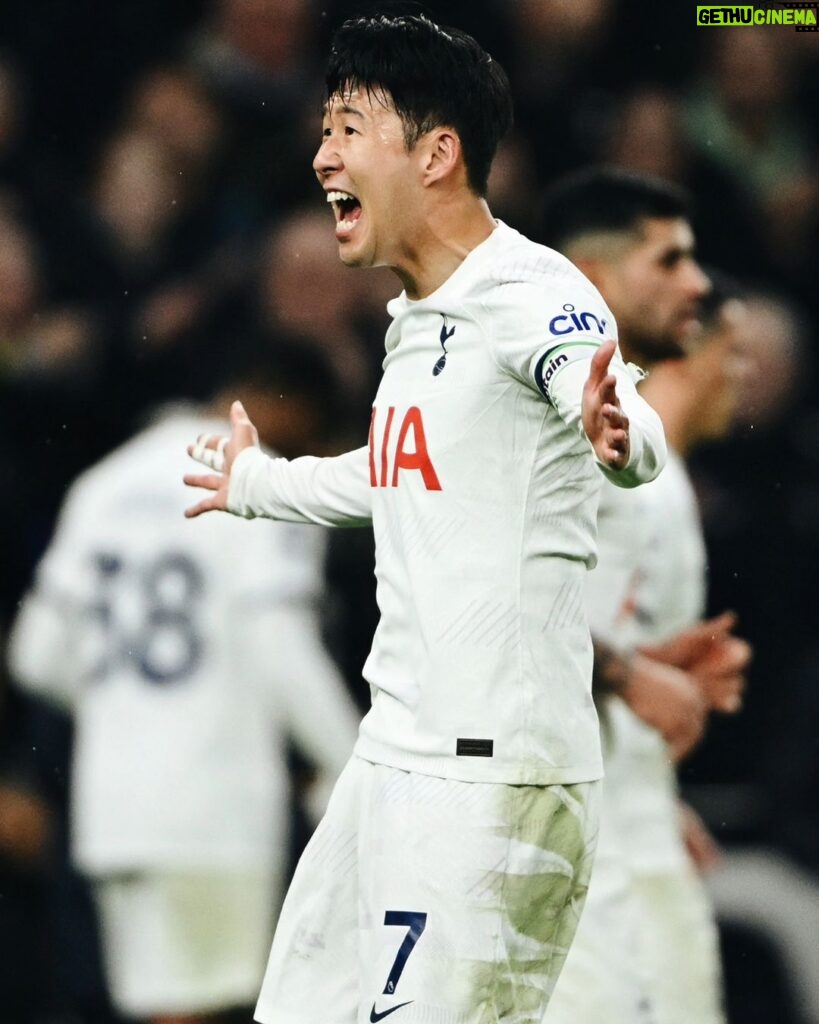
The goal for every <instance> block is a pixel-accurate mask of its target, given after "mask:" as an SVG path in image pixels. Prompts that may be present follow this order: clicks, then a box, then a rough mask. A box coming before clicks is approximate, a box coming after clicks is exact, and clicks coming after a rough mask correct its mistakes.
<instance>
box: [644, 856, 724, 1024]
mask: <svg viewBox="0 0 819 1024" xmlns="http://www.w3.org/2000/svg"><path fill="white" fill-rule="evenodd" d="M635 891H636V893H637V897H638V899H639V902H640V933H641V942H640V947H641V950H642V951H643V955H644V956H645V966H646V969H647V970H648V972H649V974H650V976H651V978H652V979H653V980H652V993H651V996H652V1002H653V1005H654V1008H655V1012H656V1015H657V1024H725V1012H724V1009H723V993H722V965H721V961H720V950H719V933H718V930H717V925H716V920H715V916H714V911H713V908H712V906H711V901H710V898H709V896H708V893H707V892H706V889H705V886H704V885H703V882H702V879H701V878H700V876H699V875H698V874H697V872H696V870H695V869H694V867H693V865H691V864H689V865H686V866H685V867H683V868H680V869H679V870H677V871H674V872H667V873H665V874H662V875H655V876H650V875H637V876H636V878H635Z"/></svg>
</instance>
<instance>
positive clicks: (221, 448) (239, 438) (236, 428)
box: [183, 401, 259, 519]
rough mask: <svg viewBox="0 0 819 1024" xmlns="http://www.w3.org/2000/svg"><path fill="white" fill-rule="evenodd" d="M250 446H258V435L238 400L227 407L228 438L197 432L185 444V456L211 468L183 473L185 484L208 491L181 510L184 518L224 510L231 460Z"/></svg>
mask: <svg viewBox="0 0 819 1024" xmlns="http://www.w3.org/2000/svg"><path fill="white" fill-rule="evenodd" d="M254 445H255V446H256V447H257V448H258V447H259V434H258V432H257V430H256V428H255V427H254V426H253V424H252V423H251V422H250V419H249V418H248V415H247V413H246V412H245V408H244V406H243V405H242V403H241V402H238V401H237V402H234V403H233V405H231V407H230V437H219V435H217V434H201V435H200V436H199V437H198V438H197V439H196V443H195V444H189V445H188V455H190V457H191V458H192V459H195V460H196V461H197V462H201V463H202V465H203V466H207V467H208V468H209V469H211V470H213V471H214V472H212V473H186V474H185V476H184V477H183V480H184V481H185V483H186V484H187V485H188V486H189V487H201V488H203V489H204V490H206V491H211V492H212V493H211V494H210V495H208V496H207V497H205V498H202V500H201V501H199V502H198V503H197V504H196V505H191V507H190V508H188V509H186V510H185V516H186V517H187V518H188V519H193V518H194V517H195V516H198V515H201V514H202V513H203V512H213V511H215V510H218V511H221V512H226V511H227V508H228V491H229V489H230V471H231V468H232V467H233V463H234V461H235V459H236V456H237V455H238V454H239V452H241V451H243V450H244V449H245V448H250V447H251V446H254Z"/></svg>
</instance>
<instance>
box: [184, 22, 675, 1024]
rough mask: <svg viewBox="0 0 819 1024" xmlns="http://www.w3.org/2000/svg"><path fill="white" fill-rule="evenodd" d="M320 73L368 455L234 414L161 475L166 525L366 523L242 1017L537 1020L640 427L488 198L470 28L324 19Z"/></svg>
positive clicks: (591, 292)
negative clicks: (344, 733) (191, 488)
mask: <svg viewBox="0 0 819 1024" xmlns="http://www.w3.org/2000/svg"><path fill="white" fill-rule="evenodd" d="M326 89H327V94H326V107H325V112H324V128H323V140H322V143H321V146H320V148H319V151H318V153H317V155H316V158H315V161H314V168H315V170H316V173H317V175H318V178H319V182H320V184H321V186H322V187H323V189H324V190H325V192H326V193H327V200H328V202H329V203H331V204H332V207H333V210H334V213H335V222H336V224H335V234H336V240H337V242H338V245H339V253H340V256H341V259H342V260H343V261H344V262H345V263H347V264H348V265H351V266H360V267H371V266H389V267H391V268H392V269H393V270H394V271H395V273H396V274H397V276H398V277H399V279H400V281H401V283H402V285H403V287H404V292H403V294H402V295H401V296H400V297H399V298H397V299H395V300H393V301H392V302H391V303H390V306H389V311H390V314H391V316H392V318H393V322H392V325H391V326H390V328H389V330H388V332H387V337H386V358H385V360H384V376H383V378H382V380H381V383H380V386H379V388H378V393H377V395H376V398H375V403H374V406H373V410H372V418H371V423H370V432H369V444H368V445H366V446H364V447H361V448H359V449H358V450H356V451H352V452H349V453H347V454H346V455H343V456H340V457H338V458H335V459H324V460H316V459H310V458H303V459H296V460H294V461H292V462H287V461H285V460H270V459H268V458H267V457H265V456H264V455H263V454H262V453H261V452H260V451H259V450H258V449H257V448H256V447H255V431H254V428H253V426H252V424H251V422H250V421H249V419H248V418H247V416H246V414H245V412H244V410H243V409H242V407H241V406H240V405H238V404H237V405H234V406H233V408H232V413H231V415H232V423H233V431H232V434H231V437H230V438H229V439H227V438H221V439H220V438H216V437H211V438H200V440H199V441H198V442H197V443H196V445H192V446H191V453H192V454H193V455H194V456H195V457H196V458H197V459H198V460H199V461H201V462H203V463H205V465H208V466H210V467H211V468H213V469H215V470H217V472H214V473H209V474H196V475H194V474H192V475H190V476H188V477H187V478H186V479H187V481H188V482H189V483H191V484H193V485H196V486H200V487H204V488H206V489H207V490H209V491H212V492H213V493H212V494H210V495H208V496H206V497H204V498H202V499H201V500H200V501H199V502H198V503H197V504H196V505H195V506H194V507H193V508H192V509H191V510H190V515H191V516H196V515H198V514H200V513H202V512H206V511H209V510H213V509H222V510H225V509H226V510H229V511H231V512H233V513H234V514H238V515H244V516H247V517H253V516H257V515H266V516H271V517H273V518H280V519H288V520H294V521H299V522H305V521H309V522H317V523H329V524H332V525H335V526H359V525H364V524H370V523H372V526H373V529H374V532H375V539H376V575H377V580H378V601H379V606H380V611H381V621H380V623H379V626H378V629H377V631H376V634H375V638H374V641H373V647H372V651H371V654H370V656H369V658H368V660H367V663H366V665H365V668H364V676H365V678H366V679H367V680H368V681H369V683H370V686H371V690H372V698H373V700H372V708H371V710H370V712H369V713H368V714H367V716H366V717H365V719H364V722H363V724H362V727H361V730H360V733H359V739H358V743H357V745H356V749H355V753H354V756H353V758H352V759H351V761H350V763H349V764H348V767H347V768H346V769H345V771H344V773H343V775H342V777H341V779H340V781H339V783H338V785H337V786H336V789H335V791H334V794H333V797H332V799H331V801H330V806H329V808H328V812H327V814H326V816H325V818H324V820H323V822H322V824H321V825H320V826H319V828H318V830H317V832H316V833H315V835H314V837H313V839H312V841H311V843H310V844H309V846H308V848H307V850H306V851H305V854H304V855H303V857H302V860H301V862H300V864H299V867H298V869H297V871H296V875H295V877H294V880H293V883H292V885H291V888H290V892H289V894H288V897H287V900H286V902H285V907H284V909H283V912H282V915H281V917H280V920H279V925H278V928H277V932H276V937H275V939H274V942H273V948H272V952H271V958H270V962H269V965H268V972H267V976H266V979H265V984H264V986H263V989H262V993H261V996H260V1000H259V1005H258V1007H257V1016H258V1019H259V1020H261V1021H265V1022H273V1021H275V1022H276V1024H283V1022H288V1021H290V1022H293V1024H295V1022H298V1024H307V1022H313V1024H327V1021H330V1020H332V1021H337V1022H342V1021H343V1022H346V1024H353V1022H356V1021H360V1020H366V1019H369V1020H370V1021H372V1022H376V1021H379V1020H382V1019H383V1018H385V1017H387V1016H388V1015H392V1014H394V1015H395V1017H394V1019H395V1021H396V1022H398V1021H429V1020H433V1019H435V1020H441V1021H450V1020H451V1021H455V1020H457V1021H459V1022H463V1024H467V1022H478V1021H485V1020H490V1019H491V1020H493V1021H509V1022H511V1021H513V1020H517V1019H519V1015H520V1013H521V1011H522V1010H523V1011H525V1013H526V1019H527V1020H533V1021H534V1020H539V1019H540V1016H541V1015H542V1012H543V1009H544V1007H545V1005H546V1003H547V1001H548V998H549V994H550V992H551V989H552V986H553V984H554V979H555V977H556V976H557V974H558V972H559V970H560V966H561V964H562V961H563V957H564V955H565V950H566V949H567V947H568V945H569V943H570V941H571V938H572V935H573V933H574V929H575V926H576V922H577V917H578V914H579V910H580V907H581V906H582V902H583V899H584V896H585V890H586V885H587V880H588V874H589V867H590V858H591V852H592V848H593V843H594V834H595V832H596V827H597V825H596V796H597V785H596V780H597V779H598V778H599V775H600V760H599V758H600V751H599V734H598V724H597V720H596V715H595V711H594V706H593V702H592V700H591V695H590V692H589V690H590V678H591V645H590V640H589V635H588V629H587V626H586V621H585V614H584V610H583V600H582V595H583V583H584V576H585V569H586V566H587V565H588V564H589V563H591V562H592V561H593V559H594V518H595V509H596V497H597V492H598V488H599V476H600V469H602V471H603V473H605V474H607V475H609V476H610V477H612V478H613V479H614V480H616V481H617V482H618V483H621V484H623V485H625V486H630V485H635V484H638V483H640V482H641V481H643V480H646V479H649V478H651V477H653V476H654V475H656V473H657V472H659V470H660V468H661V466H662V462H663V457H664V440H663V437H662V433H661V430H660V429H659V422H658V420H657V419H656V417H655V415H654V413H653V412H652V411H651V410H650V409H649V408H648V406H646V405H645V404H644V403H643V401H642V399H640V398H639V396H638V395H637V393H636V391H635V388H634V384H633V382H632V379H631V376H630V375H629V373H628V371H627V370H626V368H625V367H624V365H623V364H622V362H621V360H620V358H619V356H617V355H616V354H615V344H614V339H615V337H616V328H615V324H614V320H613V318H612V316H611V313H610V312H609V310H608V309H607V307H606V306H605V304H604V303H603V301H602V300H601V298H600V296H599V294H598V293H597V291H596V290H595V289H594V288H592V287H591V286H590V285H589V283H588V282H587V281H586V279H585V278H584V277H583V276H582V275H581V274H579V273H578V272H577V271H576V270H575V269H574V268H573V267H572V266H571V264H570V263H569V262H568V261H567V260H565V259H563V258H562V257H560V256H558V255H556V254H555V253H550V252H548V251H546V250H545V249H543V248H542V247H540V246H537V245H534V244H533V243H531V242H529V241H528V240H527V239H525V238H524V237H523V236H521V235H519V234H518V233H517V232H515V231H513V230H511V229H509V228H507V227H505V226H504V225H502V224H498V223H497V222H496V221H495V220H494V219H493V218H492V216H491V214H490V211H489V209H488V207H487V204H486V202H485V199H484V198H483V197H484V196H485V193H486V183H487V176H488V173H489V169H490V165H491V161H492V157H493V154H494V152H495V148H496V145H497V142H498V140H499V138H500V137H501V136H502V135H503V134H504V132H505V131H506V129H507V128H508V126H509V124H510V121H511V102H510V97H509V87H508V83H507V81H506V77H505V75H504V73H503V71H502V70H501V69H500V68H499V67H498V65H497V64H496V63H495V62H494V61H493V60H492V59H491V58H490V57H489V56H488V55H487V54H486V53H485V52H484V51H483V50H481V48H480V47H479V46H478V45H477V43H476V42H475V41H474V40H473V39H471V38H470V37H469V36H466V35H465V34H463V33H462V32H460V31H458V30H455V29H442V28H439V27H438V26H436V25H434V24H432V23H431V22H429V21H428V20H426V19H424V18H422V17H405V18H386V17H380V18H374V19H361V20H356V21H351V22H347V23H346V24H345V25H344V26H342V28H341V29H340V30H339V32H338V33H337V34H336V36H335V37H334V42H333V48H332V52H331V56H330V62H329V68H328V74H327V79H326ZM550 324H551V325H552V328H551V329H550ZM609 370H611V372H609ZM621 403H622V407H621ZM218 471H221V472H218Z"/></svg>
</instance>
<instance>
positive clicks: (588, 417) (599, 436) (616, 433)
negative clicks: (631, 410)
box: [582, 341, 631, 469]
mask: <svg viewBox="0 0 819 1024" xmlns="http://www.w3.org/2000/svg"><path fill="white" fill-rule="evenodd" d="M616 348H617V345H616V343H615V342H613V341H606V342H604V343H603V344H602V345H601V346H600V348H599V349H598V350H597V351H596V352H595V354H594V356H593V357H592V361H591V370H590V371H589V376H588V378H587V380H586V383H585V385H584V387H583V404H582V419H583V429H584V430H585V432H586V437H588V439H589V441H590V442H591V445H592V447H593V448H594V451H595V454H596V455H597V458H598V460H599V461H600V462H601V463H602V464H603V465H604V466H608V467H609V469H624V468H625V466H626V465H628V459H629V454H630V452H631V447H630V444H629V432H628V417H627V416H626V414H625V413H624V412H623V410H622V409H621V408H620V399H619V398H618V397H617V389H616V384H617V380H616V378H615V376H614V374H612V373H609V364H610V363H611V358H612V356H613V355H614V352H615V350H616Z"/></svg>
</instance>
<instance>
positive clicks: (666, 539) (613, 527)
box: [587, 450, 706, 873]
mask: <svg viewBox="0 0 819 1024" xmlns="http://www.w3.org/2000/svg"><path fill="white" fill-rule="evenodd" d="M598 527H599V533H598V545H599V559H598V565H597V568H596V569H595V570H594V571H593V572H592V573H590V574H589V577H588V588H587V590H588V595H589V609H590V611H589V615H590V622H591V626H592V631H593V632H594V633H595V635H597V636H600V637H601V638H602V639H608V640H610V641H612V642H615V643H616V644H617V646H618V647H620V648H621V649H633V648H634V647H635V646H637V645H639V644H648V643H654V642H659V641H662V640H665V639H667V638H668V637H670V636H672V635H673V634H675V633H677V632H679V631H680V630H681V629H684V628H686V627H688V626H691V625H693V624H694V623H695V622H697V621H699V620H700V619H701V618H702V615H703V611H704V607H705V586H706V581H705V572H706V558H705V545H704V541H703V538H702V528H701V525H700V518H699V512H698V509H697V502H696V496H695V495H694V492H693V489H692V487H691V483H690V481H689V478H688V475H687V472H686V470H685V467H684V465H683V463H682V460H681V459H680V458H679V456H678V455H677V454H676V453H675V452H674V451H672V450H670V451H669V453H668V462H667V464H666V467H665V469H664V470H663V472H662V474H661V475H660V476H659V478H658V479H657V480H654V481H652V482H651V483H650V484H648V485H647V486H645V487H641V488H640V489H639V491H634V492H623V491H620V490H618V489H616V488H614V487H610V486H605V485H604V488H603V491H602V492H601V498H600V519H599V524H598ZM625 530H630V531H631V534H632V542H631V543H630V544H629V543H628V542H627V541H626V540H625V537H624V531H625ZM635 535H636V538H635ZM641 537H642V541H641V540H640V538H641ZM635 539H636V541H637V542H636V543H635ZM635 554H636V559H635V558H634V556H635ZM608 705H609V714H610V726H611V736H612V741H611V749H610V751H609V752H608V753H607V757H606V777H607V784H606V797H605V800H604V814H603V817H604V828H605V822H606V821H607V819H608V818H609V817H611V819H612V820H613V821H614V822H616V825H617V828H618V830H619V831H620V838H621V841H622V842H623V843H624V845H625V848H626V850H627V855H628V858H629V863H630V865H631V867H632V868H633V870H635V871H636V872H638V873H655V872H662V871H666V870H675V869H677V868H680V867H682V866H684V865H685V864H687V863H688V855H687V853H686V852H685V849H684V846H683V843H682V840H681V837H680V829H679V822H678V812H677V782H676V774H675V770H674V766H673V764H672V763H671V760H670V757H669V753H668V748H667V746H666V744H665V742H664V741H663V739H662V737H661V736H660V735H659V734H658V733H657V732H656V731H655V730H653V729H651V728H649V727H648V726H646V725H645V724H644V723H642V722H641V721H640V720H639V719H638V718H637V717H636V715H634V714H633V712H632V711H631V710H630V709H629V708H628V707H627V706H626V705H625V703H623V702H622V701H621V700H618V699H616V698H613V699H611V700H610V701H609V702H608Z"/></svg>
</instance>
